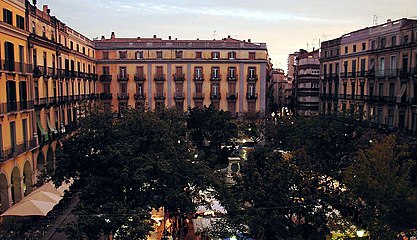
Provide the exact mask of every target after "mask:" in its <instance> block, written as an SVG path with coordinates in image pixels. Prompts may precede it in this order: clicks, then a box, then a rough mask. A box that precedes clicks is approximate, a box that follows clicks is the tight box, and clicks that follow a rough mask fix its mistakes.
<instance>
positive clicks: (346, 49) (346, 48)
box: [345, 46, 349, 54]
mask: <svg viewBox="0 0 417 240" xmlns="http://www.w3.org/2000/svg"><path fill="white" fill-rule="evenodd" d="M348 49H349V47H348V46H346V47H345V54H347V53H348Z"/></svg>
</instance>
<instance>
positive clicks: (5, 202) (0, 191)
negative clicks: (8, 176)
mask: <svg viewBox="0 0 417 240" xmlns="http://www.w3.org/2000/svg"><path fill="white" fill-rule="evenodd" d="M0 196H1V208H2V209H1V210H2V211H3V212H5V211H6V210H7V209H8V208H9V207H11V206H12V185H7V186H2V187H0Z"/></svg>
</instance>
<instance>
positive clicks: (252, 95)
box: [246, 93, 258, 100]
mask: <svg viewBox="0 0 417 240" xmlns="http://www.w3.org/2000/svg"><path fill="white" fill-rule="evenodd" d="M246 99H247V100H256V99H258V93H246Z"/></svg>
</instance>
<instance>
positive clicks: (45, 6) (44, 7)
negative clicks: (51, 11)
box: [43, 5, 48, 13]
mask: <svg viewBox="0 0 417 240" xmlns="http://www.w3.org/2000/svg"><path fill="white" fill-rule="evenodd" d="M47 12H48V5H43V13H47Z"/></svg>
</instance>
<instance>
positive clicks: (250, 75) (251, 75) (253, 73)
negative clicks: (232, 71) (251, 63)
mask: <svg viewBox="0 0 417 240" xmlns="http://www.w3.org/2000/svg"><path fill="white" fill-rule="evenodd" d="M248 78H249V79H254V78H256V67H249V68H248Z"/></svg>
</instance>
